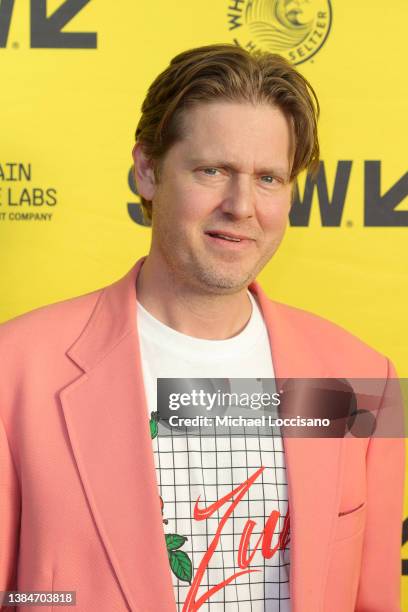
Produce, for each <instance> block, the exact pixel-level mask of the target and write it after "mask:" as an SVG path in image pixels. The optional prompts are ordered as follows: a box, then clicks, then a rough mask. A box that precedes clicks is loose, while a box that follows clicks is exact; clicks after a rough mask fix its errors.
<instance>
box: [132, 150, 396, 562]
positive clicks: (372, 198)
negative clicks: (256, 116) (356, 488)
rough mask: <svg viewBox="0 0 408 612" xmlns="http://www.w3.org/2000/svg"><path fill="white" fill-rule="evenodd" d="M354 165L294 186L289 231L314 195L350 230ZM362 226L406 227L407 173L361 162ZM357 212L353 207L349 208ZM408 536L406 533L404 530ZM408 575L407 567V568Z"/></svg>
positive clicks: (302, 221)
mask: <svg viewBox="0 0 408 612" xmlns="http://www.w3.org/2000/svg"><path fill="white" fill-rule="evenodd" d="M352 165H353V162H352V161H350V160H340V161H338V162H337V166H336V173H335V176H334V180H333V184H332V185H329V184H328V180H327V176H326V170H325V165H324V162H320V166H319V171H318V174H317V177H316V179H315V180H313V179H312V178H311V176H309V175H308V176H307V178H306V181H305V185H304V189H303V190H302V193H300V190H299V187H298V185H297V184H296V186H295V194H294V201H293V205H292V209H291V211H290V215H289V221H290V225H291V226H292V227H308V226H309V224H310V214H311V209H312V200H313V196H314V194H315V192H316V195H317V204H318V207H319V210H320V219H321V224H322V227H340V226H342V225H347V226H352V225H354V223H353V222H352V221H349V220H347V218H346V219H344V216H345V215H344V208H345V204H346V200H347V192H348V188H349V183H350V175H351V169H352ZM363 181H364V185H363V187H364V226H365V227H408V210H397V208H398V206H399V204H401V203H402V202H403V200H404V199H405V198H406V197H407V196H408V172H406V173H405V174H404V175H403V176H401V177H400V178H399V179H398V180H397V181H396V182H395V183H394V184H393V185H391V186H387V187H384V186H383V185H381V162H380V161H378V160H374V161H365V162H364V178H363ZM128 185H129V188H130V190H131V191H132V193H133V194H134V195H136V196H137V195H138V193H137V188H136V183H135V180H134V176H133V169H132V168H131V169H130V170H129V173H128ZM127 208H128V213H129V216H130V218H131V219H132V221H134V222H135V223H137V224H139V225H145V223H144V220H143V216H142V213H141V208H140V205H139V203H137V202H131V203H128V205H127ZM352 208H353V209H354V210H356V206H354V205H352ZM407 533H408V530H407ZM407 571H408V565H407Z"/></svg>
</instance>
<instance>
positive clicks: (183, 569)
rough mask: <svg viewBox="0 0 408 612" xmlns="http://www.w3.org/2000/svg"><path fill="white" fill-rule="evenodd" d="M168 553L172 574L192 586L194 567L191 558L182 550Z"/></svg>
mask: <svg viewBox="0 0 408 612" xmlns="http://www.w3.org/2000/svg"><path fill="white" fill-rule="evenodd" d="M179 537H180V536H179ZM167 552H168V555H169V561H170V567H171V570H172V572H173V573H174V574H175V575H176V576H177V578H178V579H179V580H184V581H185V582H188V583H189V584H191V577H192V575H193V566H192V563H191V560H190V557H189V556H188V555H187V554H186V553H185V552H184V551H182V550H168V551H167Z"/></svg>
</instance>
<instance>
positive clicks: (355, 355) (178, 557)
mask: <svg viewBox="0 0 408 612" xmlns="http://www.w3.org/2000/svg"><path fill="white" fill-rule="evenodd" d="M317 112H318V104H317V100H316V98H315V96H314V92H313V90H312V89H311V87H310V86H309V84H308V83H307V81H305V79H304V78H303V77H302V76H301V75H300V74H299V73H297V72H296V71H295V70H294V69H293V68H292V67H291V66H290V65H289V64H288V63H287V62H286V61H284V60H283V59H282V58H280V57H279V56H275V55H271V54H255V55H250V54H249V53H247V52H246V51H244V50H242V49H240V48H238V47H235V46H230V45H213V46H208V47H203V48H199V49H193V50H190V51H187V52H185V53H182V54H180V55H178V56H177V57H175V58H174V59H173V60H172V62H171V63H170V65H169V67H168V68H167V69H166V70H165V71H164V72H163V73H162V74H161V75H159V76H158V77H157V79H156V80H155V82H154V83H153V84H152V86H151V87H150V89H149V92H148V95H147V97H146V99H145V101H144V104H143V107H142V117H141V119H140V122H139V125H138V129H137V131H136V140H137V142H136V145H135V147H134V150H133V156H134V162H135V177H136V182H137V186H138V191H139V194H140V195H141V198H142V203H143V207H144V212H145V215H146V218H147V219H149V220H151V221H152V243H151V249H150V252H149V254H148V256H147V258H143V259H141V260H140V261H138V262H137V263H136V264H135V265H134V266H133V267H132V269H131V270H130V271H129V272H128V273H127V274H126V275H125V276H124V277H123V278H121V279H120V280H118V281H117V282H115V283H113V284H112V285H109V286H107V287H105V288H103V289H100V290H97V291H94V292H92V293H89V294H87V295H84V296H79V297H77V298H73V299H70V300H66V301H64V302H60V303H57V304H53V305H50V306H46V307H43V308H40V309H37V310H35V311H33V312H31V313H27V314H25V315H23V316H20V317H17V318H16V319H14V320H13V321H9V322H8V323H6V324H4V325H3V326H2V329H1V333H0V350H1V358H2V363H3V367H4V368H5V370H6V372H5V377H4V379H3V383H2V385H1V390H0V394H1V403H0V411H1V419H2V420H1V423H2V429H1V436H2V437H1V445H0V449H1V450H0V452H1V454H0V458H1V484H2V491H1V493H2V495H1V502H0V503H1V516H0V518H1V523H0V524H1V537H0V541H1V543H2V556H1V567H0V569H1V573H0V588H1V589H4V590H6V589H8V590H12V589H14V590H18V591H29V590H36V591H38V590H45V591H64V590H66V591H67V590H72V591H76V609H77V610H81V612H82V611H83V612H94V611H95V612H96V611H103V610H106V611H107V612H108V611H109V612H114V611H122V610H132V611H139V610H140V611H142V610H143V611H157V610H160V611H164V612H167V611H173V610H183V611H184V612H186V611H192V610H198V609H201V610H236V609H239V610H253V611H258V610H259V611H260V610H268V611H287V610H292V611H294V612H323V611H324V612H351V611H358V612H363V611H368V610H369V611H370V612H385V611H387V612H397V610H400V606H399V581H400V576H399V573H400V571H399V568H400V529H401V513H402V495H403V490H402V489H403V469H404V461H403V460H404V451H403V448H404V446H403V440H402V439H400V440H398V439H386V438H380V437H375V438H374V437H373V438H371V439H370V438H347V439H345V438H344V439H343V438H341V437H337V438H326V439H322V438H291V437H285V438H283V439H282V437H281V436H280V435H278V434H274V435H272V434H270V435H268V436H265V435H263V436H255V437H254V436H252V437H251V436H249V435H248V436H247V435H246V434H244V435H241V436H239V437H234V436H233V435H230V436H221V437H217V435H216V432H215V433H214V435H213V436H212V435H210V436H204V435H202V436H201V435H197V433H195V434H194V435H189V434H188V433H187V432H186V434H185V435H179V436H176V435H174V433H173V431H172V430H169V429H168V428H166V427H165V426H164V424H163V423H162V422H161V420H160V411H158V410H157V402H156V381H157V379H158V378H171V379H183V378H185V379H206V380H207V381H208V380H212V379H224V381H225V380H227V381H228V380H230V381H234V380H237V379H241V378H248V379H254V380H256V379H260V380H267V379H273V378H274V377H276V379H277V380H282V379H287V378H291V377H292V378H293V377H300V378H306V377H310V378H330V377H334V378H346V377H347V378H373V379H379V380H381V379H383V383H382V386H381V393H380V399H379V402H378V406H376V408H377V413H378V414H380V413H381V410H380V408H381V406H383V405H387V403H389V398H390V386H391V385H390V381H391V380H392V379H393V378H394V377H395V376H396V375H395V371H394V369H393V366H392V364H391V363H390V362H389V360H388V359H387V358H385V357H383V356H381V355H380V354H378V353H377V352H375V351H374V350H373V349H371V348H369V347H367V346H366V345H365V344H364V343H362V342H361V341H360V340H358V339H357V338H355V337H354V336H352V335H350V334H349V333H347V332H346V331H344V330H342V329H341V328H339V327H338V326H336V325H334V324H332V323H329V322H328V321H325V320H324V319H321V318H319V317H316V316H314V315H312V314H309V313H306V312H304V311H301V310H298V309H296V308H292V307H289V306H285V305H283V304H279V303H276V302H272V301H270V300H269V299H268V298H267V297H266V295H265V294H264V292H263V291H262V289H261V288H260V286H259V285H258V284H257V283H256V282H255V280H254V279H255V277H256V276H257V274H258V273H259V272H260V271H261V270H262V268H263V267H264V266H265V265H266V264H267V262H268V261H269V260H270V258H271V257H272V256H273V254H274V253H275V251H276V249H277V248H278V246H279V244H280V242H281V240H282V237H283V234H284V231H285V228H286V225H287V220H288V213H289V210H290V205H291V197H292V188H293V181H294V179H295V178H296V176H297V174H298V173H299V172H300V171H301V170H303V169H305V168H309V169H311V170H313V169H314V168H315V167H316V164H317V162H318V154H319V147H318V141H317V131H316V118H317ZM200 433H201V432H200ZM289 522H290V527H289ZM33 608H34V609H36V607H35V605H34V606H33ZM16 609H19V607H18V605H17V606H16ZM41 609H44V608H43V607H42V608H41Z"/></svg>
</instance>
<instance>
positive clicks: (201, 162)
mask: <svg viewBox="0 0 408 612" xmlns="http://www.w3.org/2000/svg"><path fill="white" fill-rule="evenodd" d="M190 163H191V164H192V165H193V166H208V167H209V168H212V167H217V168H227V169H228V170H233V171H234V172H240V170H239V168H238V167H237V166H236V165H235V164H234V163H233V162H228V161H226V160H223V159H211V158H207V159H205V158H199V157H193V158H191V159H190ZM256 174H259V175H261V174H264V175H268V174H278V175H280V176H283V177H284V178H285V179H287V180H288V179H289V170H288V169H286V168H282V167H280V166H275V167H273V168H272V167H271V168H259V169H258V170H257V171H256Z"/></svg>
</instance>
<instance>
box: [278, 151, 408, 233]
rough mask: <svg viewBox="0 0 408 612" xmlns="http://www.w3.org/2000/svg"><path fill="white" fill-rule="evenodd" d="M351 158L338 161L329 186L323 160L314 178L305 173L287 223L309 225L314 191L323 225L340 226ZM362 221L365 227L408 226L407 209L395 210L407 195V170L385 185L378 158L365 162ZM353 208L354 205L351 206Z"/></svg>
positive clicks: (296, 191)
mask: <svg viewBox="0 0 408 612" xmlns="http://www.w3.org/2000/svg"><path fill="white" fill-rule="evenodd" d="M352 163H353V162H352V161H350V160H348V161H338V162H337V167H336V173H335V177H334V182H333V185H332V186H330V189H329V187H328V184H327V177H326V172H325V168H324V163H323V162H320V167H319V172H318V174H317V177H316V180H315V181H313V180H312V178H311V177H310V176H307V178H306V182H305V187H304V190H303V194H302V195H301V194H300V193H299V189H298V188H297V186H296V189H295V198H294V202H293V206H292V209H291V212H290V224H291V225H293V226H296V227H306V226H308V225H309V219H310V210H311V205H312V198H313V194H314V192H315V190H316V191H317V197H318V203H319V208H320V218H321V223H322V226H323V227H339V226H340V225H341V224H342V218H343V211H344V205H345V203H346V198H347V191H348V186H349V182H350V174H351V168H352ZM363 180H364V225H365V226H366V227H408V210H397V207H398V205H399V204H401V203H402V201H403V200H404V199H405V198H406V197H407V196H408V172H406V173H405V174H404V175H403V176H401V177H400V178H399V179H398V180H397V181H396V182H395V183H394V184H393V185H391V186H390V187H388V188H384V187H381V162H380V161H378V160H374V161H368V160H366V161H365V162H364V179H363ZM353 208H354V209H355V207H353Z"/></svg>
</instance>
